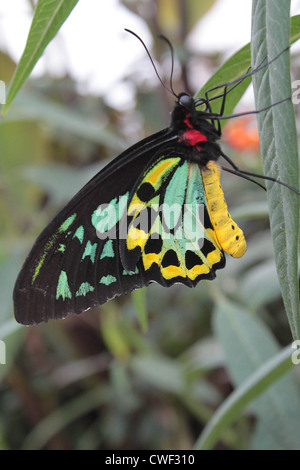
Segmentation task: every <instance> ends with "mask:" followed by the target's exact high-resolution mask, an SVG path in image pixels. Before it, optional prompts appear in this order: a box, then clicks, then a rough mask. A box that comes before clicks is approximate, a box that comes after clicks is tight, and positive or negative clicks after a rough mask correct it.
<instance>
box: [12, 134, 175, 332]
mask: <svg viewBox="0 0 300 470" xmlns="http://www.w3.org/2000/svg"><path fill="white" fill-rule="evenodd" d="M169 138H170V139H172V138H173V136H172V134H171V133H169V134H168V132H167V131H166V130H164V131H161V132H159V133H158V134H156V135H154V136H151V138H147V139H145V140H144V141H142V142H141V143H140V144H139V145H135V146H133V147H131V148H130V149H129V150H127V151H126V152H124V153H123V154H121V155H120V156H119V157H118V158H117V159H115V160H114V161H113V162H112V163H111V164H110V165H108V166H107V167H105V168H104V169H103V170H102V171H100V172H99V173H98V174H97V175H96V176H95V177H94V178H93V179H92V180H91V181H90V182H89V183H88V184H87V185H86V186H85V187H84V188H82V189H81V190H80V191H79V193H78V194H77V195H76V196H74V198H73V199H72V200H71V201H70V202H69V204H68V205H67V206H66V207H65V208H64V209H63V210H62V211H61V212H60V213H59V214H58V215H57V216H56V217H55V218H54V219H53V220H52V222H50V224H49V225H48V226H47V227H46V228H45V229H44V230H43V232H42V233H41V234H40V236H39V237H38V238H37V240H36V242H35V244H34V246H33V248H32V250H31V252H30V253H29V255H28V257H27V259H26V261H25V263H24V265H23V267H22V270H21V272H20V274H19V276H18V279H17V281H16V285H15V289H14V308H15V316H16V319H17V320H18V321H19V322H21V323H24V324H33V323H39V322H41V321H46V320H48V319H49V318H63V317H65V316H66V315H67V314H68V313H72V312H73V313H80V312H82V311H83V310H85V309H87V308H90V307H93V306H95V305H98V304H101V303H104V302H106V301H107V300H109V299H111V298H113V297H114V296H116V295H120V294H123V293H129V292H130V291H132V290H133V289H136V288H138V287H141V286H143V285H145V280H144V278H143V276H142V274H141V273H140V272H139V271H138V269H135V270H134V272H127V271H126V270H125V269H124V268H123V266H122V265H121V262H120V258H119V245H120V241H119V231H118V229H119V217H120V216H121V211H122V210H125V207H124V205H126V203H127V200H128V195H129V194H130V190H131V189H132V187H134V185H135V183H136V181H137V180H138V179H139V177H140V175H141V174H142V173H143V171H144V169H145V168H147V166H148V165H149V162H151V161H152V159H153V158H155V155H156V152H157V148H160V147H161V145H162V144H161V139H163V142H164V143H166V142H168V140H169ZM105 224H106V226H105ZM107 224H108V225H107ZM105 229H106V230H105ZM105 231H107V232H108V233H107V234H106V233H105ZM107 235H108V237H107Z"/></svg>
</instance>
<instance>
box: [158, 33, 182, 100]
mask: <svg viewBox="0 0 300 470" xmlns="http://www.w3.org/2000/svg"><path fill="white" fill-rule="evenodd" d="M158 38H159V39H162V40H163V41H165V42H166V43H167V44H168V46H169V48H170V51H171V60H172V63H171V73H170V89H171V91H172V93H173V95H174V96H175V97H176V98H178V95H177V93H175V91H174V88H173V74H174V48H173V46H172V43H171V41H169V39H168V38H167V37H166V36H164V35H163V34H160V35H159V36H158Z"/></svg>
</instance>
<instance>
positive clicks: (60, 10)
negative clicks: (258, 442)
mask: <svg viewBox="0 0 300 470" xmlns="http://www.w3.org/2000/svg"><path fill="white" fill-rule="evenodd" d="M77 2H78V0H39V1H38V4H37V7H36V10H35V13H34V17H33V20H32V24H31V28H30V31H29V35H28V38H27V43H26V46H25V49H24V52H23V54H22V57H21V59H20V62H19V64H18V66H17V68H16V70H15V73H14V76H13V79H12V82H11V84H10V89H9V92H8V96H7V99H6V104H5V105H4V107H3V110H2V114H5V112H6V111H7V110H8V108H9V107H10V105H11V103H12V101H13V99H14V97H15V96H16V94H17V93H18V91H19V90H20V88H21V87H22V85H23V84H24V82H25V81H26V79H27V78H28V76H29V74H30V72H31V71H32V69H33V67H34V66H35V64H36V63H37V61H38V59H39V58H40V57H41V55H42V54H43V52H44V50H45V48H46V46H47V45H48V44H49V42H50V41H51V40H52V39H53V38H54V36H55V35H56V33H57V32H58V30H59V29H60V27H61V26H62V24H63V23H64V22H65V20H66V19H67V18H68V16H69V15H70V13H71V11H72V10H73V8H74V7H75V5H76V3H77Z"/></svg>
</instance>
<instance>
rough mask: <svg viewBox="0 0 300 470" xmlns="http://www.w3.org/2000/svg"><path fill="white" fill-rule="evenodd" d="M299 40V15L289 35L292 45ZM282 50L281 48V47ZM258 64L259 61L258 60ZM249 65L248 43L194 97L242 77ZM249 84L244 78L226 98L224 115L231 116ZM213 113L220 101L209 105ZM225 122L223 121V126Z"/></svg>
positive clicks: (295, 17)
mask: <svg viewBox="0 0 300 470" xmlns="http://www.w3.org/2000/svg"><path fill="white" fill-rule="evenodd" d="M299 38H300V15H297V16H294V17H293V18H291V34H290V43H291V44H292V43H293V42H295V41H296V40H297V39H299ZM281 50H282V47H281ZM258 63H259V60H258ZM250 64H251V52H250V43H248V44H246V45H245V46H244V47H242V48H241V49H240V50H239V51H237V52H236V53H235V54H233V55H232V56H231V57H230V58H229V59H228V60H227V61H226V62H225V63H224V64H223V65H222V66H221V67H220V68H219V69H218V70H217V72H216V73H215V74H214V75H213V76H212V77H211V78H210V79H209V80H208V81H207V82H206V83H205V85H204V86H203V87H202V88H201V90H200V91H199V92H198V93H197V94H196V97H197V98H198V97H204V96H205V92H206V91H208V90H210V89H211V88H214V87H216V86H219V85H222V84H224V83H228V82H230V81H232V80H236V79H237V78H239V77H241V76H242V75H244V74H245V73H246V72H247V70H248V68H249V66H250ZM250 82H251V77H248V78H246V79H245V80H244V81H243V82H242V83H240V84H239V85H238V86H237V87H236V88H235V89H234V90H233V91H231V92H230V93H229V94H228V95H227V96H226V104H225V109H224V115H230V114H232V112H233V110H234V108H235V107H236V105H237V104H238V102H239V101H240V99H241V97H242V96H243V94H244V93H245V91H246V89H247V88H248V86H249V84H250ZM222 91H223V89H222V88H218V89H217V90H215V91H213V92H211V93H210V94H209V97H212V96H216V95H218V94H220V93H222ZM211 105H212V110H213V111H214V112H219V111H220V100H215V101H213V102H212V103H211ZM225 122H226V121H223V123H224V124H225Z"/></svg>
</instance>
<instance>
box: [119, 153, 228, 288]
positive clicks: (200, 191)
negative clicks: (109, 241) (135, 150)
mask: <svg viewBox="0 0 300 470" xmlns="http://www.w3.org/2000/svg"><path fill="white" fill-rule="evenodd" d="M127 215H128V218H129V220H130V222H129V225H128V235H127V238H126V239H122V240H121V260H122V264H123V265H124V266H125V267H126V269H128V270H132V269H134V266H135V265H136V263H137V261H138V260H139V259H141V261H142V266H143V269H144V270H145V274H144V275H145V277H146V278H147V279H149V280H155V281H156V282H158V283H160V284H161V285H163V286H170V285H172V284H174V283H176V282H180V283H182V284H185V285H187V286H189V287H192V286H195V285H196V284H197V283H198V282H199V280H200V279H213V278H214V277H215V271H216V270H217V269H221V268H223V267H224V266H225V257H224V254H223V251H222V248H221V247H220V244H219V242H218V239H217V237H216V235H215V231H214V227H213V225H212V223H211V221H210V216H209V213H208V209H207V201H206V194H205V189H204V184H203V181H202V175H201V171H200V168H199V166H198V165H197V164H195V163H191V162H188V161H187V160H185V159H184V158H183V157H182V155H180V154H179V155H176V152H174V156H171V155H169V156H162V157H161V158H159V159H158V160H157V161H155V162H154V163H153V165H152V166H151V167H150V168H148V169H147V171H146V172H145V173H144V175H143V177H142V178H141V181H140V182H139V184H138V186H137V188H136V190H135V191H134V193H133V195H132V197H131V198H130V204H129V207H128V212H127Z"/></svg>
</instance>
